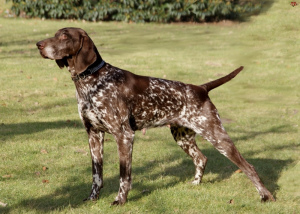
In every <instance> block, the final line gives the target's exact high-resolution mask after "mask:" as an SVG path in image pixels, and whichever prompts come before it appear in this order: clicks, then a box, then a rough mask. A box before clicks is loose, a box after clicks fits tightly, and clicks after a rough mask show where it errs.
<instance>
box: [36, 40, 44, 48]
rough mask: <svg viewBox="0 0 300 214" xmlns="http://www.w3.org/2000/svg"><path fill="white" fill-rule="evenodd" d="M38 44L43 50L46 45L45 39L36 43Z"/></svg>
mask: <svg viewBox="0 0 300 214" xmlns="http://www.w3.org/2000/svg"><path fill="white" fill-rule="evenodd" d="M36 46H37V47H38V49H40V50H42V49H44V47H45V43H44V42H43V41H40V42H38V43H36Z"/></svg>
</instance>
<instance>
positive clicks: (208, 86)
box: [201, 66, 244, 92]
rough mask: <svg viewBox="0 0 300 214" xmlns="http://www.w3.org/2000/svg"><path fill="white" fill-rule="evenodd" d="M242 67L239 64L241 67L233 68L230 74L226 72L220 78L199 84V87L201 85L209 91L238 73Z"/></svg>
mask: <svg viewBox="0 0 300 214" xmlns="http://www.w3.org/2000/svg"><path fill="white" fill-rule="evenodd" d="M243 68H244V67H243V66H241V67H239V68H237V69H235V70H234V71H232V72H231V73H230V74H228V75H226V76H224V77H221V78H220V79H217V80H213V81H211V82H208V83H205V84H203V85H201V87H203V88H204V89H205V90H206V91H207V92H209V91H211V90H213V89H214V88H217V87H219V86H220V85H223V84H224V83H226V82H228V81H230V80H231V79H233V78H234V77H235V76H236V75H237V74H238V73H240V71H241V70H243Z"/></svg>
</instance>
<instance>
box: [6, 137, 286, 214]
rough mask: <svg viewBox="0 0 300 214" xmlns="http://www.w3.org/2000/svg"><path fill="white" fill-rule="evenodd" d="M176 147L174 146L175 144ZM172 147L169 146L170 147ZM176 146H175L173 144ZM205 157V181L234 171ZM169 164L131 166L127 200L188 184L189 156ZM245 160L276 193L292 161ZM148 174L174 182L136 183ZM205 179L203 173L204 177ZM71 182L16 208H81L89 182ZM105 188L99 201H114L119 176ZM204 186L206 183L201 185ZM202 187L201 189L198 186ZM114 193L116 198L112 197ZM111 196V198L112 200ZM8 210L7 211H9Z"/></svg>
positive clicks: (214, 155)
mask: <svg viewBox="0 0 300 214" xmlns="http://www.w3.org/2000/svg"><path fill="white" fill-rule="evenodd" d="M175 144H176V143H175ZM170 145H171V144H170ZM175 146H177V145H175ZM202 151H203V153H204V154H206V155H207V156H208V157H209V160H211V161H208V164H207V167H206V173H216V174H218V176H217V177H216V178H214V179H212V180H209V181H206V182H210V183H214V182H219V181H221V180H223V179H226V178H229V177H230V176H231V175H232V174H233V173H234V172H235V170H236V169H237V167H236V166H235V165H234V164H232V163H231V162H230V161H229V160H228V159H227V158H225V157H224V156H222V155H221V154H220V153H219V152H218V151H217V150H215V149H214V148H213V147H212V148H211V149H204V150H202ZM167 161H169V162H173V161H174V162H176V163H178V164H176V165H173V166H170V167H166V168H165V169H164V170H163V171H160V172H159V171H157V172H155V173H152V172H151V171H152V169H153V167H155V166H156V165H160V164H165V163H166V160H165V159H163V158H162V159H160V160H155V161H153V160H149V161H148V162H147V163H146V164H143V166H140V167H134V166H133V176H134V179H133V189H134V191H135V194H133V195H132V196H130V193H129V197H128V200H130V201H138V200H140V199H141V198H143V197H147V195H149V194H151V191H154V190H156V189H167V188H170V187H172V186H174V185H176V184H178V183H179V182H187V181H189V180H192V179H193V175H194V165H193V162H192V160H191V158H190V157H188V156H187V155H185V154H184V152H183V151H181V150H180V148H179V149H178V151H177V152H175V153H174V154H173V155H171V156H169V157H168V160H167ZM247 161H248V162H249V163H251V164H253V165H254V166H255V168H256V171H257V172H258V174H259V175H260V177H261V179H262V180H263V181H264V182H265V184H266V187H267V188H268V189H269V190H270V191H271V193H273V194H275V190H277V189H278V188H279V187H278V185H277V180H278V179H279V175H280V173H281V171H282V170H283V168H285V167H286V166H287V165H288V164H290V163H291V162H292V160H274V159H259V158H255V159H253V158H252V159H251V158H247ZM90 172H91V168H87V169H86V173H87V174H90ZM145 174H147V176H146V177H147V179H149V180H157V179H159V178H161V177H162V176H163V177H164V176H170V177H174V178H175V179H167V181H164V182H162V183H159V182H136V181H135V179H137V180H138V179H139V178H138V176H144V175H145ZM204 176H205V174H204ZM74 179H75V180H76V178H72V177H70V178H69V180H70V182H66V183H65V185H64V186H62V187H60V188H57V189H56V190H54V191H53V192H52V193H51V194H49V195H45V196H42V197H38V198H34V199H24V200H23V201H21V202H20V203H19V204H18V207H20V206H21V207H23V208H24V209H25V210H35V211H37V212H51V211H53V210H57V209H63V208H66V207H72V208H76V207H80V206H82V205H83V203H87V202H83V199H84V197H87V196H88V194H89V193H90V190H91V182H76V183H75V182H74ZM104 184H105V188H103V189H102V190H101V193H100V199H99V200H101V199H105V200H110V201H113V199H114V198H113V197H114V196H115V195H116V194H117V191H118V186H119V175H115V176H112V177H109V178H104ZM202 185H205V180H204V184H202ZM199 188H201V187H199ZM114 194H115V195H114ZM112 195H114V196H113V197H112ZM8 209H9V208H7V210H6V211H8Z"/></svg>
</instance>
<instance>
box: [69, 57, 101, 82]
mask: <svg viewBox="0 0 300 214" xmlns="http://www.w3.org/2000/svg"><path fill="white" fill-rule="evenodd" d="M105 64H106V62H105V61H104V60H101V61H100V60H98V59H97V60H96V61H95V62H94V63H93V64H91V65H90V66H89V67H88V68H87V69H86V70H85V71H84V72H82V73H80V74H78V75H76V76H74V77H72V80H73V81H74V82H76V81H78V80H80V79H82V80H84V79H85V78H86V77H87V76H89V75H92V74H93V73H95V72H96V71H99V69H100V68H102V67H103V66H104V65H105Z"/></svg>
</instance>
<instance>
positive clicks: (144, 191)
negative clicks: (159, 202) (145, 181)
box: [142, 189, 150, 193]
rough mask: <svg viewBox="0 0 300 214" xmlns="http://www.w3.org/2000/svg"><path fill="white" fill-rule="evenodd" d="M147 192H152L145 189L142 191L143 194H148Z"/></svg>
mask: <svg viewBox="0 0 300 214" xmlns="http://www.w3.org/2000/svg"><path fill="white" fill-rule="evenodd" d="M146 192H150V190H148V189H144V190H143V191H142V193H146Z"/></svg>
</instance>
